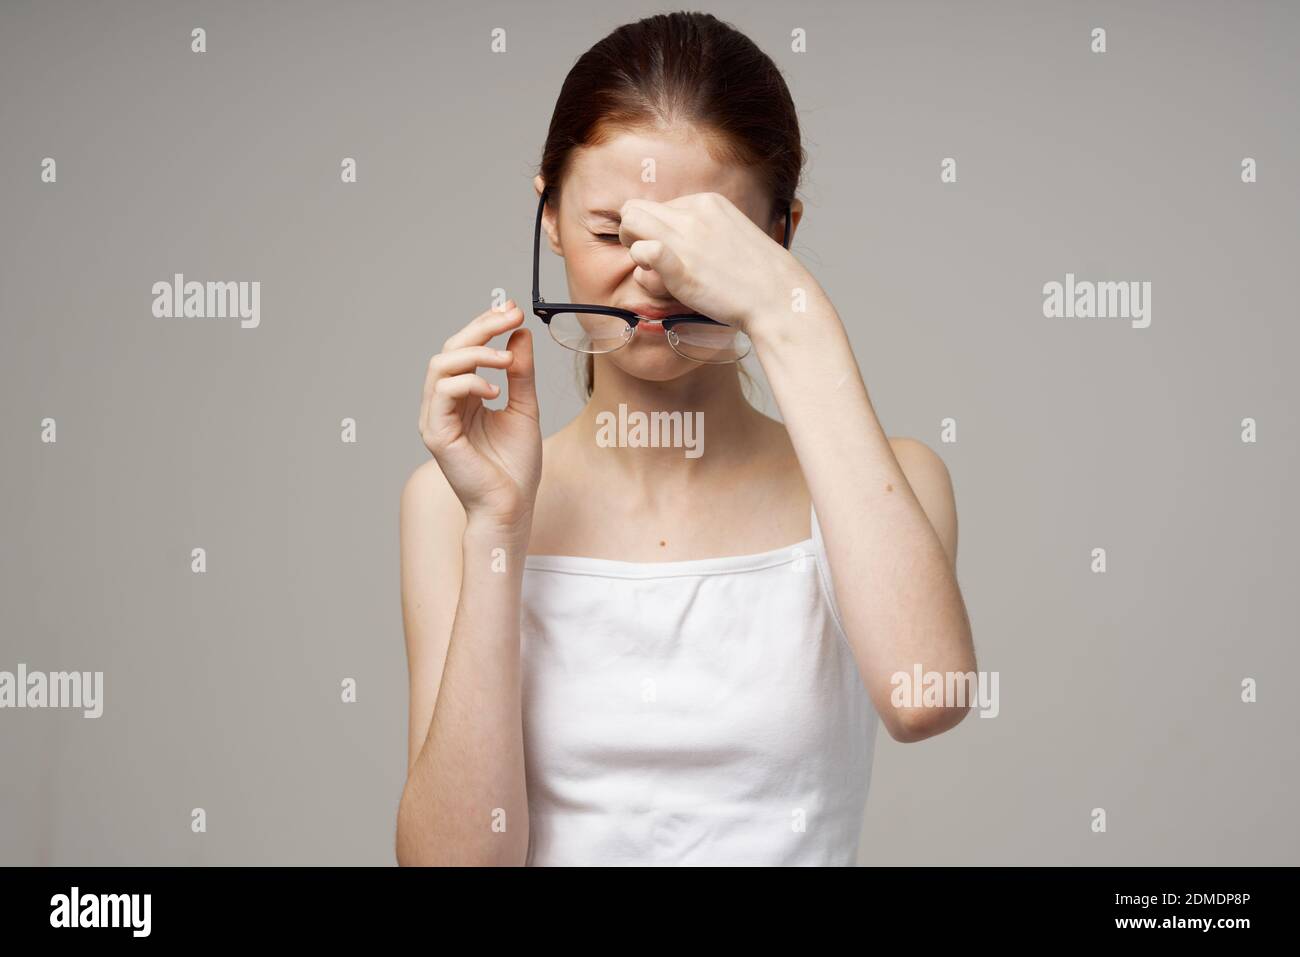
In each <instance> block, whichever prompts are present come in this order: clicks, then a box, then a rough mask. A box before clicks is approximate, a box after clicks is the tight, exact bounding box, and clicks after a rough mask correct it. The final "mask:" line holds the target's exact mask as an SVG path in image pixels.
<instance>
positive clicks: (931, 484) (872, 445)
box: [619, 193, 975, 741]
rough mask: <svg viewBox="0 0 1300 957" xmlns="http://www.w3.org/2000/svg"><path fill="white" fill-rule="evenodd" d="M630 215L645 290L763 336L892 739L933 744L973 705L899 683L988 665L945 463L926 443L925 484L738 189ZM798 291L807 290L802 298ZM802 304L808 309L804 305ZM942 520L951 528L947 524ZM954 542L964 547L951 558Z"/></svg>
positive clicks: (828, 321) (624, 226)
mask: <svg viewBox="0 0 1300 957" xmlns="http://www.w3.org/2000/svg"><path fill="white" fill-rule="evenodd" d="M620 215H621V220H620V223H619V238H620V240H622V241H623V242H624V243H625V244H627V245H628V253H629V254H630V255H631V257H632V259H633V260H634V261H635V262H636V264H637V266H638V273H639V274H641V277H640V278H641V281H642V282H643V284H644V283H645V282H647V281H648V280H647V278H645V277H653V281H654V283H656V284H658V283H662V285H663V286H664V287H665V288H666V289H667V290H668V291H669V292H671V293H672V294H673V295H674V296H675V297H676V298H677V299H678V300H679V301H680V302H682V303H685V304H687V305H689V306H690V307H691V308H692V309H694V310H695V311H697V312H700V313H703V314H704V315H706V316H709V317H711V318H713V319H716V320H718V321H720V322H724V323H726V324H728V325H734V326H737V327H739V328H740V329H743V330H744V331H745V332H747V333H748V334H749V337H750V339H751V340H752V341H753V343H754V346H755V351H756V352H757V354H758V359H759V361H760V362H761V363H762V365H763V371H764V372H765V373H766V374H767V378H768V381H769V382H770V383H771V385H772V391H773V394H774V395H775V397H776V401H777V405H778V406H780V409H781V416H782V418H783V419H784V420H785V426H786V429H787V430H788V432H789V433H790V439H791V441H792V442H793V444H794V448H795V453H796V454H797V455H798V457H799V465H800V467H801V468H802V469H803V473H804V478H805V480H806V481H807V483H808V488H809V491H810V492H811V493H812V500H813V507H814V508H816V510H817V518H818V524H819V525H820V526H821V529H822V540H823V542H824V544H825V546H826V554H827V557H828V558H829V559H830V564H831V578H832V580H833V582H834V583H835V585H836V586H837V587H836V589H835V595H836V601H837V604H838V605H839V606H840V613H841V618H842V619H843V622H844V627H845V631H846V632H847V633H848V636H849V639H850V642H851V644H852V646H853V652H854V657H855V658H856V660H857V663H858V669H859V671H860V672H861V674H862V680H863V684H864V685H865V686H866V688H867V691H868V692H869V693H870V694H871V698H872V701H873V702H874V703H875V705H876V710H877V711H878V712H879V714H880V716H881V719H882V720H883V721H884V723H885V726H886V727H887V728H888V729H889V732H890V734H892V735H893V736H894V737H895V738H897V739H898V740H900V741H919V740H920V739H922V738H925V737H929V736H930V735H933V734H938V733H939V732H941V731H945V730H947V729H948V728H950V727H952V726H953V725H955V724H956V723H957V722H959V721H960V720H961V719H962V718H963V717H965V716H966V713H967V711H968V710H969V707H968V706H966V707H951V708H913V707H899V708H895V707H894V705H893V703H892V701H891V688H892V685H891V681H890V679H891V678H892V677H893V675H895V674H896V673H898V672H904V673H906V674H908V675H910V674H912V673H913V671H914V667H915V666H916V665H918V664H919V665H920V666H921V668H922V670H923V671H926V672H930V671H937V672H962V673H963V674H965V673H968V672H973V671H974V670H975V648H974V644H973V642H972V640H971V631H970V621H969V619H968V618H967V616H966V606H965V604H964V603H963V602H962V597H961V591H960V589H959V588H958V587H957V578H956V573H955V571H954V568H953V565H952V560H951V557H955V555H956V551H955V549H956V516H955V510H954V508H953V506H952V501H951V487H950V486H949V485H948V481H947V471H946V469H945V470H943V473H942V474H940V468H941V466H942V464H943V463H942V462H940V461H938V456H933V458H930V457H929V456H925V455H921V454H914V453H916V450H915V449H913V450H912V452H910V453H908V455H907V457H908V458H909V459H910V460H913V461H914V462H915V467H914V468H913V470H912V475H913V477H915V478H916V479H917V483H916V484H917V486H918V487H919V488H917V489H914V488H913V486H912V485H911V484H910V480H909V477H908V475H907V474H905V473H904V470H903V467H902V466H901V465H900V463H899V461H898V458H897V457H896V456H895V455H894V451H893V449H892V448H891V447H890V443H889V439H888V438H887V437H886V436H885V432H884V429H882V428H881V426H880V422H879V420H878V419H877V418H876V413H875V410H874V409H873V408H872V407H871V400H870V399H868V398H867V388H866V385H864V384H863V382H862V376H861V374H860V373H859V372H858V365H857V360H856V359H854V356H853V350H852V348H851V347H850V345H849V339H848V335H847V334H846V333H845V331H844V326H843V325H842V324H841V322H840V317H839V315H838V314H837V313H836V312H835V308H834V306H832V305H831V302H830V299H829V298H827V296H826V294H825V292H824V291H823V290H822V288H821V286H820V285H819V284H818V282H817V280H816V279H814V278H813V276H812V275H811V274H810V273H809V272H808V271H807V270H806V269H805V268H804V267H803V265H802V264H801V263H800V262H799V261H798V260H797V259H795V258H794V256H793V254H791V253H790V251H789V250H788V249H785V248H782V245H781V244H780V243H778V242H774V241H773V240H774V237H773V236H771V235H769V234H768V233H767V232H766V231H764V230H763V229H761V228H760V227H759V226H758V225H757V224H756V223H755V222H754V221H753V220H751V219H750V218H749V217H748V216H747V215H746V214H745V213H744V212H742V211H741V210H739V209H738V208H737V207H736V206H735V204H734V203H732V202H731V201H730V200H729V199H727V197H725V196H722V195H721V194H718V193H693V194H691V195H689V196H682V197H679V198H677V199H675V200H672V201H671V202H667V203H656V202H653V201H651V200H645V199H629V200H628V201H627V202H625V203H624V204H623V206H622V207H621V210H620ZM797 290H802V292H803V295H802V296H799V297H796V296H795V295H794V294H795V292H796V291H797ZM795 302H801V303H802V302H806V303H807V309H806V310H800V311H799V312H797V313H796V312H794V310H793V309H792V308H791V304H792V303H795ZM916 444H917V445H919V444H920V443H916ZM922 448H924V447H922ZM926 451H928V450H926ZM931 455H932V453H931ZM920 489H924V496H925V503H924V505H923V503H922V501H921V500H920V499H919V495H918V492H919V491H920ZM932 521H933V522H936V523H937V524H938V525H939V526H942V528H941V529H940V530H938V531H936V526H935V525H932V524H931V522H932ZM941 539H942V541H941ZM943 541H950V542H952V548H953V551H952V556H951V557H950V555H949V554H948V553H947V552H946V551H945V546H944V544H943Z"/></svg>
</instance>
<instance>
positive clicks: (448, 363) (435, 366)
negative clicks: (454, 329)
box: [420, 346, 514, 432]
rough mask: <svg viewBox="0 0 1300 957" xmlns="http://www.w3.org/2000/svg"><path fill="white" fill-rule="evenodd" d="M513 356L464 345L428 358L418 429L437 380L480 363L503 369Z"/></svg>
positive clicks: (425, 420) (424, 417) (425, 414)
mask: <svg viewBox="0 0 1300 957" xmlns="http://www.w3.org/2000/svg"><path fill="white" fill-rule="evenodd" d="M513 358H514V357H513V356H510V355H508V354H505V355H503V354H502V353H501V352H500V351H499V350H497V349H489V348H487V347H486V346H466V347H465V348H463V349H457V350H455V351H454V352H440V353H438V354H437V355H436V356H434V357H433V358H432V359H430V360H429V367H428V369H427V371H426V372H425V376H424V389H423V391H422V392H421V395H420V431H421V432H423V431H424V426H425V423H426V422H427V421H428V418H427V416H428V414H429V404H430V401H431V400H432V398H433V390H434V387H435V386H437V384H438V380H440V379H443V378H445V377H447V376H449V375H456V374H458V373H461V372H473V371H474V370H475V369H476V368H478V367H479V366H480V365H485V366H493V367H496V368H498V369H503V368H505V367H506V366H508V365H509V364H510V363H511V362H512V361H513Z"/></svg>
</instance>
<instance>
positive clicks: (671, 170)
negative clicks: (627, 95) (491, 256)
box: [542, 128, 770, 382]
mask: <svg viewBox="0 0 1300 957" xmlns="http://www.w3.org/2000/svg"><path fill="white" fill-rule="evenodd" d="M705 143H706V140H705V139H704V137H703V136H701V135H700V134H699V132H698V130H695V129H692V128H685V129H681V130H678V131H668V132H663V133H649V132H646V133H630V132H628V133H616V134H614V135H613V136H611V138H610V139H609V140H607V141H606V142H604V143H602V144H600V145H598V146H584V147H578V148H576V149H575V150H574V152H573V157H572V160H571V165H570V167H569V172H568V174H567V175H566V177H565V179H564V182H563V184H562V187H561V195H560V212H559V221H558V223H557V222H556V221H555V219H554V217H553V216H552V212H551V209H552V207H550V206H549V205H548V206H547V208H546V211H545V212H544V214H543V219H542V228H543V229H544V230H545V232H546V235H547V237H548V239H549V241H550V244H551V249H552V251H553V252H555V253H556V254H557V255H559V256H562V257H564V269H565V274H566V276H567V277H568V285H569V299H568V300H567V301H569V302H586V303H592V304H600V305H607V306H618V307H620V308H623V309H631V310H633V311H634V312H637V313H638V314H640V315H645V314H646V313H645V312H643V311H642V309H643V308H644V307H648V308H650V309H662V310H664V311H665V312H668V313H681V312H692V311H694V310H693V309H691V308H690V307H689V306H687V305H685V304H683V303H681V302H679V301H677V300H676V299H674V298H673V295H672V293H670V292H669V291H668V289H667V287H666V286H665V285H664V284H663V281H662V280H661V279H660V277H659V275H658V273H656V272H655V271H654V270H648V269H642V268H641V267H640V266H638V265H637V264H636V263H635V262H633V261H632V256H631V254H630V253H629V252H628V248H627V246H624V245H623V244H622V243H621V242H619V236H618V229H619V209H620V207H621V206H622V205H623V203H624V202H625V201H626V200H629V199H649V200H654V201H655V202H659V203H666V202H669V201H670V200H673V199H676V198H677V197H679V196H686V195H689V194H691V193H706V192H715V193H721V194H722V195H723V196H726V197H727V198H728V199H729V200H731V202H733V203H734V204H735V205H736V207H737V208H738V209H740V210H741V211H742V212H744V213H745V214H746V215H747V216H749V218H750V219H752V220H754V222H756V223H760V224H761V223H762V217H764V216H766V215H767V214H768V212H769V211H770V210H769V206H770V201H769V200H768V199H767V197H766V196H765V195H764V194H763V190H762V188H761V186H760V185H759V182H758V180H757V179H756V178H755V177H754V176H753V174H752V173H751V172H750V171H749V170H748V169H746V168H744V167H741V166H739V165H737V164H735V163H731V162H725V161H719V160H717V159H714V158H713V157H712V156H711V155H710V154H709V151H708V149H707V148H706V145H705ZM652 160H653V166H651V164H650V161H652ZM646 169H653V172H654V179H655V181H654V182H650V183H647V182H643V181H642V175H643V170H646ZM596 361H597V362H600V361H607V362H610V363H613V364H614V365H615V366H617V367H618V368H619V369H621V370H623V371H624V372H626V373H627V374H628V375H632V376H635V377H637V378H639V379H647V380H650V381H654V382H664V381H667V380H670V379H675V378H677V377H679V376H682V375H685V374H687V373H689V372H692V371H694V370H696V369H699V368H701V367H702V366H701V364H700V363H698V362H693V361H691V360H690V359H686V358H684V357H682V356H679V355H678V354H677V353H675V352H674V351H673V350H672V348H671V347H670V346H669V345H668V341H667V337H666V335H665V333H664V329H663V326H661V325H659V323H657V322H645V321H642V322H640V323H639V324H638V325H637V327H636V333H635V335H634V336H633V337H632V341H631V342H629V343H628V344H627V345H625V346H623V347H622V348H621V349H618V350H617V351H615V352H611V353H608V354H607V355H601V356H597V357H596Z"/></svg>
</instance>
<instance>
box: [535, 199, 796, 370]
mask: <svg viewBox="0 0 1300 957" xmlns="http://www.w3.org/2000/svg"><path fill="white" fill-rule="evenodd" d="M549 194H550V188H549V187H547V188H546V189H544V190H542V195H541V198H540V199H539V200H538V202H537V223H536V225H535V226H534V228H533V315H535V316H537V318H538V319H541V320H542V322H544V323H546V325H547V328H549V327H550V325H551V316H552V314H553V313H557V312H593V313H596V314H598V315H602V316H618V317H619V318H620V319H622V320H623V321H624V322H626V323H627V324H628V326H629V327H630V328H631V329H632V330H635V329H636V326H637V323H639V322H641V321H642V320H643V319H649V317H648V316H639V315H637V314H636V313H635V312H632V311H631V310H630V309H619V308H618V307H616V306H597V305H587V304H585V303H577V302H547V301H546V300H545V299H543V298H542V294H541V288H540V285H539V281H538V266H539V263H540V256H541V245H542V211H543V210H544V209H545V208H546V197H547V196H548V195H549ZM792 226H793V222H792V217H791V211H790V207H788V206H787V207H786V210H785V236H784V237H783V239H782V241H781V245H782V246H783V247H784V248H786V249H789V248H790V231H791V227H792ZM649 321H651V322H660V323H662V324H663V327H664V331H665V332H667V331H668V330H670V329H672V327H673V326H676V325H680V324H681V323H683V322H702V323H708V324H710V325H714V326H726V325H727V323H725V322H719V321H718V320H716V319H710V318H709V317H708V316H702V315H700V314H699V313H694V312H688V313H681V314H679V315H674V316H665V317H664V318H663V319H649ZM575 351H578V350H575ZM597 354H598V355H599V354H600V353H597ZM697 361H698V360H697Z"/></svg>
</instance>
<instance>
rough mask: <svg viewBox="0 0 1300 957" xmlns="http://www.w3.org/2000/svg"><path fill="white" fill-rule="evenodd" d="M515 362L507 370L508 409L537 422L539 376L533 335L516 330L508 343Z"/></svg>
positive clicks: (526, 331) (525, 331) (528, 331)
mask: <svg viewBox="0 0 1300 957" xmlns="http://www.w3.org/2000/svg"><path fill="white" fill-rule="evenodd" d="M506 345H507V346H509V347H510V351H511V353H513V354H514V357H515V361H514V362H512V363H510V365H509V366H508V367H507V368H506V388H507V390H508V393H507V396H506V408H507V409H511V410H513V411H515V412H520V413H523V414H524V415H526V416H528V417H529V418H530V419H533V420H537V418H538V415H539V413H538V408H537V375H536V370H535V368H534V366H533V333H532V330H531V329H516V330H515V332H514V335H512V336H511V337H510V341H509V342H507V343H506Z"/></svg>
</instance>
